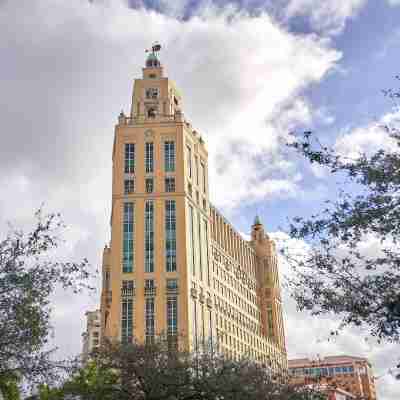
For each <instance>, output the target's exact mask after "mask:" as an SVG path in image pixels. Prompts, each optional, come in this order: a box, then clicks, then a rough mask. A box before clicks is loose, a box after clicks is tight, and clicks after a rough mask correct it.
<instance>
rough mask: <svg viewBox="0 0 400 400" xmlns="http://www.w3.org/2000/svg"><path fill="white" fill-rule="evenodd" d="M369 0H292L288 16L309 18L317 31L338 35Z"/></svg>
mask: <svg viewBox="0 0 400 400" xmlns="http://www.w3.org/2000/svg"><path fill="white" fill-rule="evenodd" d="M366 2H367V0H325V1H319V0H290V1H289V3H288V5H287V8H286V18H288V19H290V18H293V17H296V16H304V17H307V18H309V20H310V23H311V26H312V27H313V28H314V29H316V30H317V31H319V32H321V33H324V34H328V35H336V34H339V33H341V32H342V31H343V29H344V27H345V24H346V21H347V20H348V19H350V18H354V17H355V16H356V15H357V13H358V12H359V11H360V9H361V8H362V7H363V6H364V5H365V4H366Z"/></svg>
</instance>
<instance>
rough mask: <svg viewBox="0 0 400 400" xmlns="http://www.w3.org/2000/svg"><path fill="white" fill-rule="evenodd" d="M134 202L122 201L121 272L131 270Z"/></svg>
mask: <svg viewBox="0 0 400 400" xmlns="http://www.w3.org/2000/svg"><path fill="white" fill-rule="evenodd" d="M133 213H134V204H133V203H124V217H123V243H122V272H133V260H134V251H133V241H134V216H133Z"/></svg>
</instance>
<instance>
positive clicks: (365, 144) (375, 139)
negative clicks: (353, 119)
mask: <svg viewBox="0 0 400 400" xmlns="http://www.w3.org/2000/svg"><path fill="white" fill-rule="evenodd" d="M399 128H400V111H393V112H390V113H387V114H385V115H383V116H382V117H381V118H380V120H379V121H374V122H372V123H369V124H367V125H365V126H360V127H357V128H354V129H347V130H346V131H345V132H344V133H342V134H341V135H340V136H339V137H338V138H337V139H336V142H335V149H336V151H337V152H338V153H339V154H341V155H342V156H344V157H348V158H354V159H355V158H357V157H359V156H360V155H361V154H364V153H365V154H367V155H371V154H373V153H375V152H376V151H377V150H379V149H383V150H386V151H396V150H397V148H398V146H397V144H396V141H395V140H394V139H393V138H392V137H390V135H389V132H390V131H391V130H393V129H399Z"/></svg>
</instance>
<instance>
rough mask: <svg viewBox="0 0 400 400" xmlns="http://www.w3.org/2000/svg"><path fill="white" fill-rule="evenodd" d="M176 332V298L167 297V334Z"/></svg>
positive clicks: (172, 334)
mask: <svg viewBox="0 0 400 400" xmlns="http://www.w3.org/2000/svg"><path fill="white" fill-rule="evenodd" d="M177 333H178V299H177V298H176V297H168V298H167V335H168V336H176V335H177Z"/></svg>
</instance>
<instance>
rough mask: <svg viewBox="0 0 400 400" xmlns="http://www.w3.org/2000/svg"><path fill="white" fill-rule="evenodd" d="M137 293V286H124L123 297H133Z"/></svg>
mask: <svg viewBox="0 0 400 400" xmlns="http://www.w3.org/2000/svg"><path fill="white" fill-rule="evenodd" d="M134 295H135V288H122V289H121V296H122V297H133V296H134Z"/></svg>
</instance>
